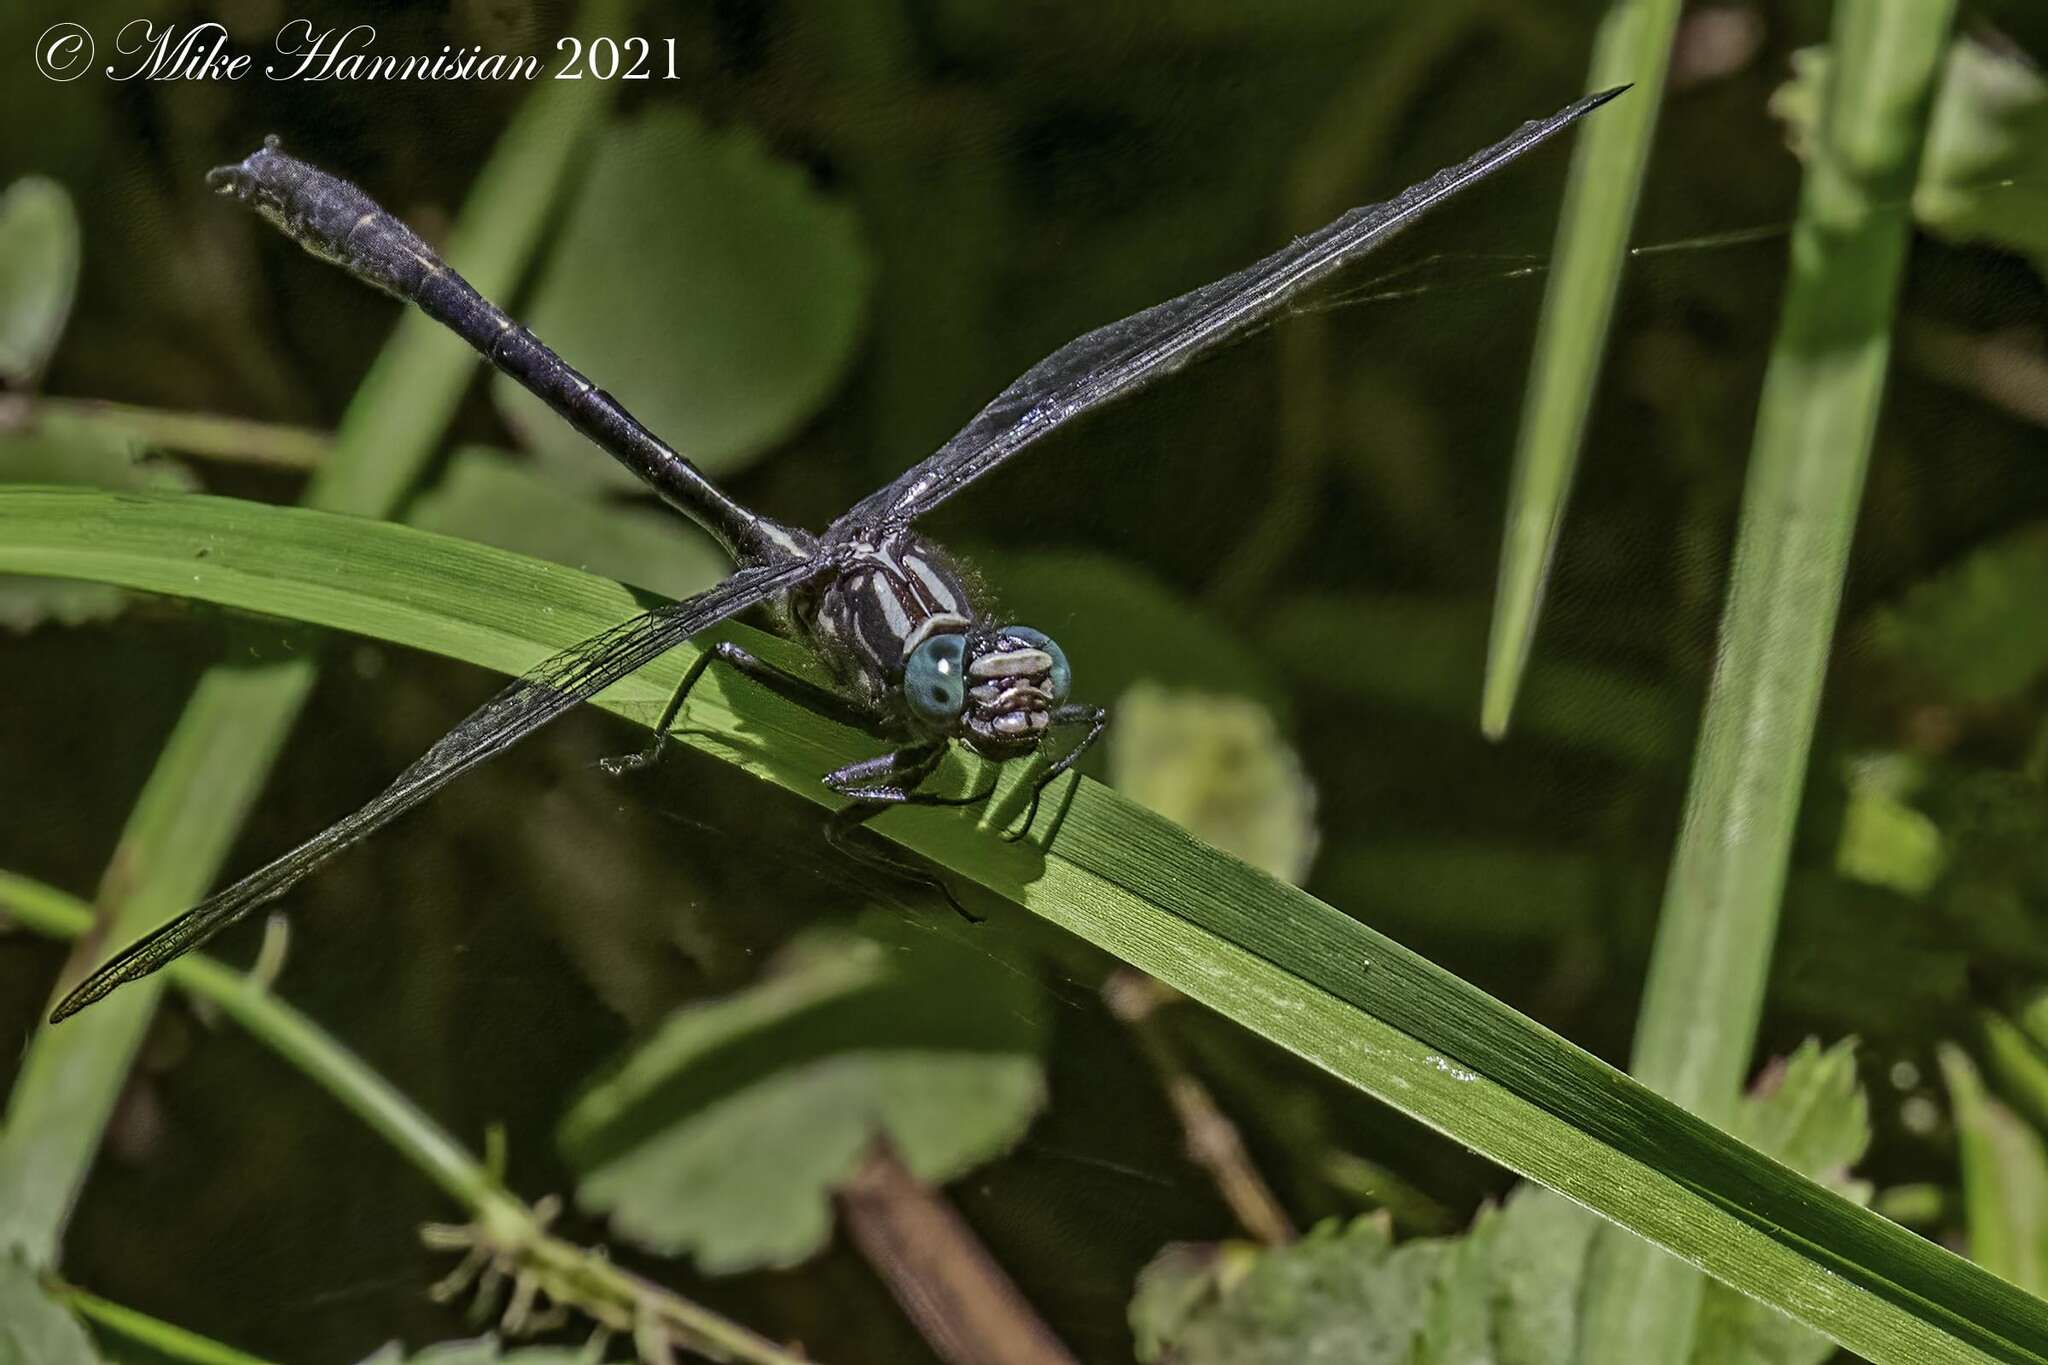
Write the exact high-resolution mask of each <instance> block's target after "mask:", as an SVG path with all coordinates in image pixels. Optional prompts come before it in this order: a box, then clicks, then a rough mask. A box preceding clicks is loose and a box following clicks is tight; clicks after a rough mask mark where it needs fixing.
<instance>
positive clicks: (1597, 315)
mask: <svg viewBox="0 0 2048 1365" xmlns="http://www.w3.org/2000/svg"><path fill="white" fill-rule="evenodd" d="M1680 8H1681V4H1680V0H1614V3H1613V4H1612V5H1611V6H1610V8H1609V9H1608V12H1607V17H1606V18H1605V19H1604V20H1603V21H1602V22H1601V25H1600V33H1599V36H1598V37H1597V38H1596V39H1595V40H1594V45H1593V62H1592V69H1591V71H1590V72H1589V73H1588V75H1587V78H1586V79H1587V86H1586V88H1587V89H1588V90H1605V89H1608V88H1609V87H1611V86H1616V85H1627V84H1630V83H1631V82H1632V83H1633V84H1634V87H1635V88H1634V89H1632V90H1630V91H1629V92H1628V93H1627V94H1626V95H1624V96H1622V97H1621V98H1620V99H1618V100H1616V101H1615V102H1614V103H1613V104H1611V105H1609V106H1607V108H1605V109H1603V110H1601V111H1600V117H1599V118H1597V119H1588V120H1587V124H1588V126H1587V127H1586V129H1585V130H1584V131H1583V132H1582V133H1581V134H1580V135H1579V141H1578V144H1577V145H1576V146H1575V147H1574V148H1573V150H1572V169H1571V178H1570V180H1569V181H1568V182H1567V184H1566V187H1565V198H1564V211H1563V214H1562V215H1561V217H1560V218H1559V219H1558V224H1557V249H1556V251H1555V252H1554V253H1553V255H1552V260H1551V269H1550V281H1549V284H1548V286H1547V287H1546V288H1545V290H1544V294H1543V316H1542V318H1541V320H1540V321H1539V322H1538V324H1537V328H1536V349H1535V352H1534V354H1533V355H1532V356H1531V359H1530V364H1529V392H1528V396H1527V398H1525V399H1524V400H1523V405H1522V425H1521V430H1520V431H1519V432H1518V433H1517V435H1516V437H1515V464H1514V472H1513V473H1512V474H1511V475H1510V476H1509V483H1508V509H1507V524H1506V528H1505V529H1504V530H1503V531H1502V533H1501V550H1500V580H1499V583H1498V585H1497V586H1496V588H1495V590H1494V598H1493V626H1492V629H1491V632H1490V634H1489V636H1488V639H1487V647H1486V681H1485V684H1484V687H1483V688H1482V690H1481V692H1480V699H1479V726H1480V729H1481V730H1483V731H1484V732H1485V733H1486V735H1487V736H1488V737H1489V738H1492V739H1499V738H1501V737H1502V736H1503V735H1505V734H1506V733H1507V731H1508V720H1509V717H1510V716H1511V714H1512V713H1513V711H1514V707H1515V698H1516V696H1517V695H1518V694H1519V692H1520V691H1521V687H1522V674H1523V672H1524V671H1525V670H1526V669H1527V668H1528V666H1529V652H1530V649H1531V647H1532V645H1533V643H1534V641H1535V636H1536V620H1537V617H1538V616H1539V615H1540V614H1541V612H1542V610H1543V587H1544V584H1545V582H1546V581H1547V580H1548V578H1549V576H1550V560H1551V556H1552V554H1553V553H1555V551H1556V549H1557V536H1558V531H1559V528H1560V527H1561V526H1562V525H1563V523H1564V509H1565V502H1566V500H1567V499H1568V498H1569V497H1570V495H1571V485H1572V471H1573V470H1574V469H1575V468H1576V467H1577V466H1578V462H1579V445H1580V442H1581V440H1582V438H1583V437H1584V435H1585V429H1586V414H1587V412H1588V411H1589V410H1590V409H1591V408H1592V406H1593V389H1594V386H1595V384H1596V383H1597V382H1598V380H1599V377H1600V361H1601V357H1602V356H1603V355H1604V354H1605V351H1606V344H1607V324H1608V320H1609V319H1610V318H1611V317H1612V316H1613V313H1614V295H1615V291H1616V289H1617V288H1618V287H1619V285H1620V282H1621V268H1622V264H1623V262H1624V261H1626V259H1627V256H1628V236H1629V229H1630V228H1631V227H1632V226H1633V225H1634V223H1635V216H1636V199H1637V197H1638V196H1639V194H1640V193H1641V190H1642V183H1643V167H1644V166H1645V165H1647V164H1648V162H1649V159H1650V143H1651V141H1652V139H1654V138H1655V136H1656V133H1657V114H1658V112H1659V111H1660V110H1661V109H1662V108H1663V104H1664V77H1665V72H1666V69H1667V68H1668V66H1669V65H1670V60H1671V39H1672V35H1673V34H1674V33H1675V32H1676V31H1677V28H1678V12H1679V10H1680ZM1593 125H1598V126H1593Z"/></svg>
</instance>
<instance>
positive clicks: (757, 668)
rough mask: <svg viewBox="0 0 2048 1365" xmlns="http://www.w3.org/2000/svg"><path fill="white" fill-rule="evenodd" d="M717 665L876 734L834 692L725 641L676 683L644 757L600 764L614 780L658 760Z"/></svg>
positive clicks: (866, 718) (868, 718) (871, 722)
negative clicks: (688, 701)
mask: <svg viewBox="0 0 2048 1365" xmlns="http://www.w3.org/2000/svg"><path fill="white" fill-rule="evenodd" d="M713 663H725V664H729V665H731V667H732V668H733V670H734V671H735V672H737V673H739V674H740V675H741V676H742V677H745V678H750V679H752V680H753V681H754V682H757V683H759V684H761V685H762V686H763V687H765V688H767V689H768V690H769V691H771V692H774V693H775V694H776V695H777V696H780V697H782V698H784V699H786V700H788V701H792V702H795V703H796V704H797V705H798V706H801V707H803V708H804V709H805V710H807V711H813V712H816V713H817V714H819V715H821V716H824V717H826V718H827V719H829V720H836V721H838V722H839V723H840V724H842V725H849V726H852V727H853V728H855V729H857V730H866V731H867V732H868V733H870V734H873V733H874V732H875V718H874V717H873V716H872V715H870V714H868V712H866V711H865V710H863V709H862V708H860V707H859V706H857V705H855V704H854V703H853V702H851V701H848V700H847V699H846V698H845V697H842V696H840V695H839V694H838V693H837V692H834V691H833V690H832V689H830V688H829V687H820V686H819V685H818V684H816V683H814V682H812V681H811V680H810V679H809V678H803V677H799V676H797V675H796V674H794V673H791V672H789V671H788V670H787V669H783V668H778V667H776V666H775V665H774V664H771V663H769V662H768V661H767V660H765V659H763V658H761V657H759V656H758V655H755V654H750V653H748V652H747V651H746V650H744V649H742V648H740V646H738V645H736V644H734V643H732V642H731V641H730V640H721V641H719V642H718V643H717V644H715V645H713V646H712V647H711V648H709V649H707V650H705V651H704V652H703V653H702V654H699V655H698V656H697V660H696V662H695V663H693V664H691V665H690V669H689V671H688V672H687V673H685V674H683V680H682V681H681V682H680V683H677V684H676V690H675V692H674V693H673V694H671V695H670V697H669V699H668V705H667V706H665V707H663V708H662V711H661V719H660V720H658V721H656V722H655V723H654V738H653V739H652V740H650V741H649V742H648V745H647V747H646V748H644V749H642V750H640V752H638V753H634V754H621V755H619V756H618V757H616V758H606V759H600V760H598V766H599V767H600V768H603V769H604V770H605V771H606V772H607V773H610V774H611V775H612V776H613V777H618V776H620V775H622V774H624V773H629V772H635V771H638V770H639V769H641V768H645V767H647V766H648V765H649V764H651V763H654V762H655V761H657V760H658V759H659V758H660V757H661V755H662V751H663V750H664V749H666V748H667V747H668V741H669V738H670V733H671V732H670V729H669V727H670V726H672V725H674V724H675V720H676V716H677V715H679V714H680V713H681V712H682V709H683V702H684V700H685V699H686V698H687V697H688V696H689V695H690V689H691V688H693V687H695V686H696V685H697V680H698V679H699V678H701V677H703V676H704V670H706V669H708V668H710V667H711V665H712V664H713Z"/></svg>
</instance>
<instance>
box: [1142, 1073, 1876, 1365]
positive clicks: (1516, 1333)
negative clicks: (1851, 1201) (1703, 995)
mask: <svg viewBox="0 0 2048 1365" xmlns="http://www.w3.org/2000/svg"><path fill="white" fill-rule="evenodd" d="M1736 1130H1737V1131H1738V1132H1739V1133H1741V1134H1742V1135H1743V1136H1744V1137H1746V1138H1747V1139H1748V1140H1749V1141H1750V1142H1751V1143H1752V1144H1754V1145H1755V1146H1756V1147H1757V1148H1758V1150H1760V1151H1764V1152H1767V1153H1769V1154H1770V1155H1772V1156H1775V1157H1777V1158H1778V1159H1780V1160H1782V1161H1785V1162H1787V1163H1788V1164H1790V1165H1792V1166H1794V1167H1795V1168H1796V1169H1799V1170H1802V1171H1805V1172H1807V1173H1808V1174H1811V1175H1817V1176H1823V1177H1825V1178H1826V1180H1827V1183H1828V1184H1829V1185H1830V1186H1832V1187H1834V1188H1836V1189H1842V1190H1847V1191H1849V1192H1850V1193H1852V1194H1853V1195H1854V1196H1855V1197H1857V1198H1862V1197H1865V1196H1866V1195H1867V1193H1868V1191H1867V1189H1865V1187H1863V1186H1861V1185H1856V1184H1853V1183H1852V1182H1850V1181H1849V1179H1848V1175H1847V1172H1848V1168H1849V1166H1850V1165H1851V1164H1853V1163H1854V1162H1855V1161H1857V1160H1858V1159H1860V1158H1861V1157H1862V1155H1863V1152H1864V1149H1865V1148H1866V1147H1867V1146H1868V1145H1869V1141H1870V1127H1869V1120H1868V1112H1867V1105H1866V1103H1865V1100H1864V1096H1863V1092H1862V1090H1861V1089H1860V1087H1859V1086H1858V1084H1857V1079H1856V1062H1855V1047H1854V1045H1853V1044H1852V1043H1841V1044H1838V1045H1836V1046H1835V1047H1833V1048H1829V1049H1825V1050H1824V1049H1822V1048H1821V1047H1820V1046H1819V1044H1817V1043H1813V1042H1809V1043H1807V1044H1805V1045H1804V1046H1802V1047H1801V1048H1800V1049H1799V1050H1798V1051H1797V1052H1795V1053H1794V1054H1793V1055H1792V1056H1791V1057H1790V1058H1788V1059H1786V1060H1784V1061H1781V1062H1778V1063H1775V1064H1774V1065H1772V1066H1771V1067H1770V1068H1768V1069H1767V1070H1766V1071H1765V1072H1764V1074H1763V1076H1762V1077H1761V1078H1760V1079H1759V1080H1758V1082H1757V1084H1756V1086H1755V1088H1754V1090H1753V1091H1752V1093H1751V1094H1750V1095H1749V1096H1748V1097H1746V1098H1745V1099H1744V1101H1743V1103H1742V1107H1741V1110H1740V1112H1739V1113H1738V1115H1737V1118H1736ZM1597 1226H1598V1223H1597V1222H1596V1220H1595V1219H1594V1218H1593V1217H1592V1216H1591V1215H1590V1214H1589V1213H1587V1212H1586V1210H1584V1209H1582V1208H1579V1207H1578V1206H1576V1205H1574V1204H1571V1203H1568V1202H1567V1201H1565V1200H1563V1199H1560V1198H1558V1197H1557V1196H1556V1195H1555V1194H1553V1193H1551V1192H1550V1191H1548V1190H1543V1189H1538V1188H1535V1187H1530V1186H1524V1187H1522V1188H1520V1189H1518V1190H1516V1191H1515V1192H1514V1193H1513V1194H1512V1195H1511V1196H1510V1197H1509V1198H1508V1200H1507V1203H1506V1204H1505V1205H1504V1206H1503V1207H1502V1208H1500V1209H1499V1210H1491V1209H1489V1210H1482V1212H1481V1213H1480V1216H1479V1217H1478V1218H1477V1219H1476V1220H1475V1221H1474V1222H1473V1225H1472V1227H1471V1228H1470V1229H1469V1230H1467V1231H1466V1232H1464V1233H1462V1234H1459V1235H1458V1236H1456V1237H1448V1238H1432V1239H1421V1240H1415V1241H1410V1242H1406V1243H1403V1244H1402V1245H1401V1246H1399V1247H1397V1248H1393V1249H1391V1250H1389V1249H1388V1247H1387V1242H1386V1234H1385V1232H1384V1227H1385V1224H1384V1221H1383V1220H1381V1219H1377V1218H1374V1219H1361V1220H1359V1221H1358V1222H1357V1223H1354V1224H1353V1225H1352V1226H1351V1227H1350V1228H1349V1229H1347V1230H1345V1231H1343V1232H1341V1233H1340V1232H1338V1231H1336V1230H1335V1228H1334V1226H1326V1227H1325V1228H1323V1229H1319V1230H1318V1232H1317V1233H1316V1234H1313V1235H1311V1236H1310V1237H1309V1238H1308V1239H1307V1240H1305V1241H1304V1242H1303V1243H1302V1244H1301V1245H1300V1246H1297V1247H1283V1248H1279V1249H1276V1250H1269V1251H1261V1250H1256V1249H1253V1248H1250V1247H1244V1246H1231V1247H1225V1248H1219V1249H1210V1250H1208V1251H1206V1252H1205V1251H1202V1250H1200V1249H1197V1248H1190V1247H1175V1248H1169V1249H1168V1251H1167V1252H1165V1253H1163V1254H1162V1255H1161V1256H1160V1257H1159V1258H1157V1259H1155V1261H1154V1262H1153V1264H1152V1265H1151V1266H1150V1267H1148V1268H1147V1270H1146V1272H1145V1274H1144V1275H1143V1276H1141V1277H1140V1281H1139V1287H1138V1293H1137V1295H1136V1297H1135V1298H1134V1299H1133V1301H1132V1307H1131V1316H1132V1325H1133V1329H1134V1331H1135V1332H1136V1333H1137V1335H1138V1338H1139V1340H1140V1342H1141V1343H1151V1344H1152V1346H1151V1351H1152V1353H1151V1355H1149V1356H1143V1355H1141V1358H1145V1359H1168V1358H1170V1359H1172V1360H1174V1361H1176V1362H1185V1363H1186V1365H1196V1363H1197V1362H1206V1361H1209V1360H1216V1361H1230V1360H1247V1361H1262V1360H1273V1361H1283V1360H1303V1361H1308V1360H1333V1361H1335V1360H1341V1361H1344V1362H1346V1365H1351V1363H1352V1362H1357V1365H1377V1362H1380V1361H1389V1362H1398V1363H1399V1365H1575V1362H1576V1361H1577V1360H1578V1357H1579V1334H1580V1324H1579V1311H1580V1310H1579V1304H1580V1294H1581V1292H1582V1283H1583V1280H1584V1276H1585V1273H1586V1267H1587V1256H1588V1253H1589V1251H1590V1248H1591V1245H1592V1238H1593V1232H1594V1230H1595V1228H1596V1227H1597ZM1390 1299H1398V1300H1399V1301H1400V1302H1401V1303H1402V1304H1403V1305H1404V1307H1403V1310H1402V1311H1398V1312H1390V1311H1389V1310H1388V1308H1387V1307H1386V1304H1387V1302H1388V1301H1389V1300H1390ZM1389 1334H1391V1335H1389ZM1833 1350H1834V1347H1833V1345H1832V1344H1831V1343H1829V1342H1828V1341H1827V1339H1826V1338H1824V1337H1821V1336H1819V1335H1818V1334H1816V1333H1814V1332H1812V1331H1810V1330H1808V1329H1807V1328H1805V1327H1802V1326H1800V1325H1799V1324H1798V1323H1796V1322H1793V1321H1792V1320H1791V1319H1789V1318H1787V1317H1785V1316H1784V1315H1782V1314H1780V1313H1778V1312H1776V1311H1774V1310H1773V1309H1770V1308H1768V1307H1766V1306H1764V1305H1763V1304H1760V1303H1758V1302H1756V1301H1755V1300H1754V1299H1751V1298H1748V1297H1746V1296H1744V1295H1742V1294H1740V1293H1737V1292H1736V1291H1734V1290H1732V1289H1728V1288H1727V1287H1725V1286H1722V1285H1713V1286H1711V1287H1710V1288H1709V1290H1708V1292H1707V1296H1706V1299H1705V1301H1704V1303H1703V1305H1702V1308H1701V1322H1700V1330H1699V1333H1698V1335H1697V1338H1696V1343H1695V1347H1694V1351H1693V1355H1692V1365H1819V1362H1821V1361H1823V1360H1825V1359H1826V1358H1827V1357H1828V1356H1829V1355H1830V1354H1832V1353H1833Z"/></svg>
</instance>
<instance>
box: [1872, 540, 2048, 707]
mask: <svg viewBox="0 0 2048 1365" xmlns="http://www.w3.org/2000/svg"><path fill="white" fill-rule="evenodd" d="M1869 638H1870V639H1871V641H1872V643H1874V644H1875V645H1876V646H1877V647H1878V648H1879V649H1881V650H1883V651H1884V652H1885V653H1887V654H1889V655H1891V656H1892V657H1893V658H1895V659H1897V660H1898V661H1900V662H1901V663H1904V664H1906V665H1908V666H1910V667H1912V668H1913V669H1915V670H1917V671H1918V672H1920V673H1922V674H1925V675H1926V676H1927V677H1929V678H1931V679H1932V680H1933V681H1934V682H1936V683H1937V684H1939V685H1940V687H1941V688H1942V690H1943V692H1944V694H1945V695H1946V697H1947V698H1949V699H1951V700H1954V701H1959V702H1966V703H1983V702H1997V701H2004V700H2006V699H2008V698H2011V697H2014V696H2017V695H2018V694H2019V693H2020V692H2021V691H2022V690H2024V689H2025V688H2026V687H2027V686H2028V685H2029V684H2031V683H2032V682H2033V681H2034V679H2036V678H2038V677H2040V676H2041V674H2042V673H2043V672H2044V671H2048V526H2043V525H2039V524H2035V525H2029V526H2024V527H2022V528H2020V529H2019V530H2017V531H2011V532H2007V533H2006V534H2004V535H2002V536H1999V537H1998V538H1997V539H1995V540H1991V541H1987V542H1986V543H1984V544H1982V545H1980V546H1978V547H1977V548H1976V549H1974V550H1972V551H1971V552H1970V553H1969V554H1968V555H1966V556H1964V557H1963V558H1962V559H1961V560H1959V561H1958V562H1957V563H1955V564H1952V565H1950V566H1949V567H1948V568H1946V569H1944V570H1942V571H1941V572H1940V573H1938V574H1936V575H1934V576H1933V577H1932V578H1928V579H1924V580H1922V581H1921V582H1919V583H1916V584H1915V585H1914V586H1913V587H1912V588H1911V589H1909V590H1908V591H1907V593H1906V595H1905V596H1904V597H1903V598H1901V599H1900V600H1899V601H1897V602H1895V603H1893V604H1891V605H1890V606H1887V607H1883V608H1880V609H1879V610H1878V611H1877V613H1876V614H1875V615H1874V616H1873V617H1872V618H1871V623H1870V630H1869Z"/></svg>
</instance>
